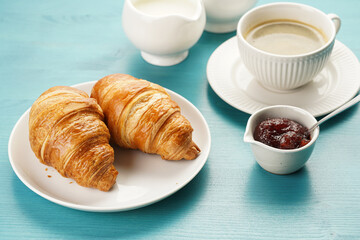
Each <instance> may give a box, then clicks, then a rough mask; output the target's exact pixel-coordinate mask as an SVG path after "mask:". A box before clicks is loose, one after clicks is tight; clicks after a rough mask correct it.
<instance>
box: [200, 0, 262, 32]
mask: <svg viewBox="0 0 360 240" xmlns="http://www.w3.org/2000/svg"><path fill="white" fill-rule="evenodd" d="M203 1H204V5H205V11H206V25H205V31H207V32H212V33H227V32H232V31H235V30H236V26H237V23H238V21H239V19H240V18H241V16H242V15H243V14H244V13H245V12H246V11H248V10H249V9H250V8H252V7H253V6H254V5H255V3H256V0H203Z"/></svg>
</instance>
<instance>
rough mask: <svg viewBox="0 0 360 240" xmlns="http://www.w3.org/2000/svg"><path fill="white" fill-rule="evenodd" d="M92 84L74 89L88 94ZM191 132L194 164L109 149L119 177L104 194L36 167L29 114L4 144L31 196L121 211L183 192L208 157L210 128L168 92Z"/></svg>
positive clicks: (77, 206) (196, 112) (73, 205)
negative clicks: (196, 153)
mask: <svg viewBox="0 0 360 240" xmlns="http://www.w3.org/2000/svg"><path fill="white" fill-rule="evenodd" d="M94 83H95V82H87V83H83V84H79V85H75V86H74V87H76V88H78V89H81V90H84V91H85V92H87V93H88V94H90V92H91V88H92V86H93V85H94ZM167 91H168V93H169V94H170V95H171V98H172V99H173V100H174V101H175V102H177V103H178V105H179V106H180V107H181V112H182V114H183V115H184V116H185V117H186V118H187V119H188V120H189V121H190V123H191V125H192V127H193V128H194V132H193V140H194V142H196V144H197V145H198V146H199V147H200V149H201V153H200V155H199V156H198V157H197V158H196V159H195V160H190V161H187V160H181V161H166V160H162V159H161V157H160V156H158V155H151V154H145V153H142V152H140V151H137V150H125V149H121V148H119V147H116V146H114V150H115V161H114V165H115V167H116V169H117V170H118V171H119V174H118V177H117V180H116V184H115V185H114V186H113V188H112V189H111V190H110V191H109V192H101V191H99V190H96V189H90V188H84V187H81V186H79V185H77V184H76V183H75V182H74V181H73V180H72V179H69V178H64V177H62V176H61V175H60V174H59V173H58V172H57V171H56V170H55V169H54V168H51V167H48V166H45V165H43V164H41V163H40V162H39V160H38V159H37V158H36V157H35V155H34V153H33V152H32V150H31V148H30V143H29V140H28V139H29V134H28V120H29V110H27V111H26V112H25V113H24V114H23V115H22V116H21V118H20V119H19V120H18V122H17V123H16V125H15V127H14V129H13V131H12V133H11V135H10V139H9V150H8V151H9V159H10V162H11V165H12V168H13V169H14V171H15V173H16V175H17V176H18V177H19V179H20V180H21V181H22V182H23V183H24V184H25V185H26V186H27V187H29V188H30V189H31V190H32V191H34V192H35V193H37V194H39V195H40V196H42V197H44V198H46V199H48V200H50V201H52V202H55V203H57V204H60V205H63V206H66V207H70V208H74V209H79V210H84V211H94V212H96V211H98V212H110V211H124V210H130V209H135V208H139V207H143V206H146V205H149V204H152V203H155V202H157V201H159V200H161V199H163V198H165V197H167V196H169V195H171V194H173V193H175V192H176V191H178V190H179V189H181V188H182V187H184V186H185V185H186V184H187V183H188V182H190V181H191V180H192V179H193V178H194V177H195V176H196V175H197V174H198V172H199V171H200V170H201V169H202V167H203V166H204V164H205V162H206V160H207V158H208V155H209V152H210V143H211V139H210V131H209V127H208V125H207V123H206V121H205V119H204V117H203V116H202V114H201V113H200V112H199V110H198V109H197V108H196V107H195V106H194V105H192V104H191V103H190V102H189V101H188V100H186V99H185V98H183V97H182V96H180V95H178V94H176V93H174V92H172V91H170V90H167Z"/></svg>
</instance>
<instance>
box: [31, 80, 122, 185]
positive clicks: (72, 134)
mask: <svg viewBox="0 0 360 240" xmlns="http://www.w3.org/2000/svg"><path fill="white" fill-rule="evenodd" d="M103 119H104V115H103V112H102V110H101V108H100V106H99V105H98V104H97V103H96V101H95V99H92V98H89V96H88V95H87V94H86V93H85V92H83V91H80V90H77V89H75V88H71V87H61V86H58V87H52V88H50V89H49V90H47V91H45V92H44V93H43V94H41V95H40V97H39V98H38V99H37V100H36V101H35V102H34V104H33V105H32V107H31V110H30V118H29V139H30V145H31V148H32V150H33V151H34V153H35V155H36V157H37V158H38V159H39V160H40V162H41V163H43V164H46V165H48V166H52V167H54V168H55V169H56V170H57V171H58V172H59V173H60V174H61V175H62V176H64V177H69V178H72V179H74V180H75V181H76V182H77V183H78V184H79V185H81V186H84V187H93V188H97V189H99V190H101V191H108V190H109V189H110V188H111V187H112V186H113V185H114V183H115V180H116V176H117V174H118V172H117V170H116V169H115V167H114V165H113V162H114V150H113V148H112V147H111V146H110V145H109V139H110V133H109V130H108V128H107V127H106V125H105V123H104V122H103Z"/></svg>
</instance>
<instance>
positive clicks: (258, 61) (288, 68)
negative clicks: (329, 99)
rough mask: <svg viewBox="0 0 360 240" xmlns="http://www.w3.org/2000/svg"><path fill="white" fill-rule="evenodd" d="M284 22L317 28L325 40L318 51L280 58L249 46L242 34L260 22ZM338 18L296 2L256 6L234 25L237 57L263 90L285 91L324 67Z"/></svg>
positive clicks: (312, 76)
mask: <svg viewBox="0 0 360 240" xmlns="http://www.w3.org/2000/svg"><path fill="white" fill-rule="evenodd" d="M279 19H287V20H291V21H295V22H301V23H305V24H308V25H311V26H314V27H315V28H316V29H319V30H320V31H321V32H322V33H323V34H324V35H325V37H326V39H327V41H326V42H325V44H323V45H322V46H321V47H319V48H318V49H316V50H314V51H311V52H308V53H302V54H296V55H282V54H275V53H270V52H268V51H264V50H260V49H258V48H256V47H254V46H253V45H252V44H250V43H249V42H248V41H247V40H246V39H245V35H246V34H247V33H248V31H250V29H252V28H254V27H255V26H258V25H260V24H262V23H264V22H271V21H276V20H279ZM340 25H341V21H340V18H339V17H338V16H337V15H335V14H325V13H323V12H322V11H320V10H318V9H316V8H314V7H311V6H308V5H304V4H299V3H289V2H284V3H282V2H278V3H271V4H266V5H262V6H259V7H256V8H254V9H252V10H250V11H248V12H247V13H245V14H244V15H243V16H242V18H241V19H240V21H239V23H238V26H237V40H238V46H239V52H240V57H241V59H242V61H243V63H244V65H245V66H246V68H247V69H248V70H249V71H250V72H251V73H252V74H253V75H254V76H255V79H256V80H257V81H258V82H259V83H260V84H262V85H263V86H264V87H266V88H268V89H270V90H275V91H288V90H292V89H295V88H298V87H301V86H303V85H305V84H307V83H309V82H310V81H312V80H313V78H314V77H315V76H316V75H317V74H318V73H319V72H320V71H321V70H322V69H323V68H324V66H325V64H326V62H327V61H328V59H329V57H330V55H331V52H332V49H333V46H334V43H335V37H336V34H337V32H338V30H339V28H340Z"/></svg>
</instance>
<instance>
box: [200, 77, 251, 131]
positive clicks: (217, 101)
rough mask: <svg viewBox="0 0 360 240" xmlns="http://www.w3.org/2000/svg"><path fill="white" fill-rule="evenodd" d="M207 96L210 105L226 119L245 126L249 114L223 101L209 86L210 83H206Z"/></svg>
mask: <svg viewBox="0 0 360 240" xmlns="http://www.w3.org/2000/svg"><path fill="white" fill-rule="evenodd" d="M207 97H208V100H209V103H210V106H211V107H212V108H213V109H214V110H215V111H216V112H217V113H218V114H219V115H220V116H224V117H226V119H227V120H228V121H231V122H232V123H234V124H236V125H237V124H240V125H241V126H242V127H243V128H245V127H246V123H247V120H248V118H249V117H250V114H248V113H245V112H242V111H240V110H238V109H236V108H234V107H232V106H230V105H229V104H227V103H226V102H224V101H223V100H222V99H221V98H220V97H219V96H218V95H217V94H216V93H215V92H214V90H213V89H212V88H211V86H210V84H207Z"/></svg>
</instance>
